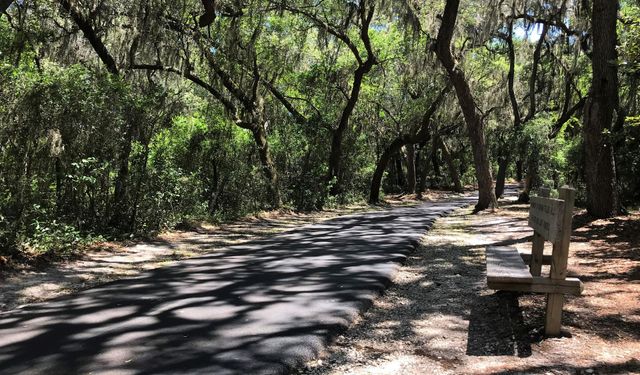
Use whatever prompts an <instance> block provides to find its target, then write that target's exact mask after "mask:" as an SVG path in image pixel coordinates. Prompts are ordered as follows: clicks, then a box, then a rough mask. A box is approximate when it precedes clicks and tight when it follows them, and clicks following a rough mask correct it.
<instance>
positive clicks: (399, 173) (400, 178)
mask: <svg viewBox="0 0 640 375" xmlns="http://www.w3.org/2000/svg"><path fill="white" fill-rule="evenodd" d="M395 170H396V184H397V185H398V188H399V190H400V191H404V189H405V188H406V186H407V180H406V179H405V178H404V169H403V168H402V152H401V151H400V150H398V152H397V153H396V166H395Z"/></svg>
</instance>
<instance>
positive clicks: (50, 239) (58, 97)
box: [0, 0, 640, 255]
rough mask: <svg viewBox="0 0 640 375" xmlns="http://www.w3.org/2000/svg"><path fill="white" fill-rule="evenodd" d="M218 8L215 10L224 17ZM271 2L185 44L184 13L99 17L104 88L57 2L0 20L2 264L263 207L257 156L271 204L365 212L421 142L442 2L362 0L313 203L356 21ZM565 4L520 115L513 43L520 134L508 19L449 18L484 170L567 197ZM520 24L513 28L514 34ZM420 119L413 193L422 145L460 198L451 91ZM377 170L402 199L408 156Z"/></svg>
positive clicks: (188, 16)
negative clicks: (366, 19) (332, 158)
mask: <svg viewBox="0 0 640 375" xmlns="http://www.w3.org/2000/svg"><path fill="white" fill-rule="evenodd" d="M223 3H224V5H225V6H226V7H228V9H227V8H225V12H231V11H232V10H234V7H235V6H236V5H237V4H236V3H234V2H223ZM286 3H287V4H289V6H291V7H294V8H295V7H298V8H299V9H304V10H305V13H307V14H306V15H305V14H302V13H301V12H295V11H287V10H282V9H274V3H268V2H266V1H255V2H249V3H246V4H243V7H242V12H241V13H242V15H241V16H237V17H229V16H226V15H225V16H221V17H217V18H216V20H215V21H214V22H213V23H212V25H211V26H210V27H209V28H208V29H207V30H206V32H205V30H202V29H197V30H199V32H196V29H194V28H193V26H194V24H193V22H194V19H193V14H192V13H193V9H199V7H200V6H201V4H200V3H199V2H197V1H193V0H185V1H173V2H163V1H153V2H149V1H147V0H143V1H140V2H114V1H106V2H104V3H101V6H100V7H96V8H95V14H92V15H91V16H92V17H93V18H92V19H91V22H90V24H91V25H92V26H93V27H94V28H95V30H96V37H97V39H100V41H102V42H103V43H104V48H105V49H106V50H107V51H108V53H109V54H110V55H111V56H112V57H113V59H114V61H116V65H117V66H118V70H119V74H111V73H108V70H107V69H106V67H105V64H104V61H103V60H102V59H101V58H99V57H98V54H97V53H96V49H95V48H94V47H95V46H93V45H91V43H89V42H88V40H87V38H86V36H85V35H84V33H83V32H79V31H78V29H77V25H75V22H74V21H73V19H71V18H70V17H69V15H68V14H67V13H66V12H65V11H64V9H62V8H61V7H60V6H59V4H58V3H57V2H53V1H49V0H44V1H39V2H24V4H23V8H21V10H23V11H21V12H20V14H17V12H14V13H15V14H13V13H12V14H11V15H12V18H11V23H10V22H9V21H8V17H6V16H2V17H0V102H2V103H3V105H2V106H0V166H1V168H0V255H2V254H10V253H13V254H15V253H16V252H20V251H32V252H36V253H46V252H49V251H53V252H58V253H60V252H72V251H74V250H75V249H77V248H79V247H82V246H84V245H85V244H87V243H88V242H90V241H93V240H96V239H99V238H101V237H100V236H102V237H105V238H121V237H123V236H127V237H129V236H132V235H133V236H136V235H146V234H149V233H153V232H155V231H159V230H163V229H168V228H173V227H175V226H176V225H177V224H180V223H182V222H185V221H198V220H209V221H219V220H227V219H230V218H233V217H237V216H242V215H245V214H249V213H252V212H256V211H259V210H264V209H267V208H269V207H270V206H271V204H272V203H273V202H272V199H273V197H272V196H271V194H272V193H271V191H273V188H274V186H271V181H267V178H265V176H266V175H268V173H265V162H264V161H263V160H262V159H261V154H260V152H259V151H261V150H260V149H259V147H263V150H264V149H266V148H267V147H268V149H269V151H270V155H269V156H270V157H271V159H272V161H273V170H274V171H275V172H276V174H277V178H274V181H277V182H276V184H277V186H275V187H276V188H278V189H277V190H280V192H281V195H282V197H281V198H282V201H283V203H284V205H285V206H286V207H291V208H294V209H297V210H313V209H317V208H320V207H333V206H335V205H339V204H343V203H347V202H352V201H357V200H362V199H363V198H364V197H366V196H367V195H368V193H369V191H368V190H369V188H370V185H371V179H372V176H373V174H374V171H375V170H376V164H377V163H378V159H379V157H380V155H381V154H382V152H383V151H384V149H385V148H386V147H387V146H388V145H389V144H390V143H391V142H392V141H393V140H394V139H396V138H397V137H399V136H403V135H407V134H412V133H413V132H415V131H416V130H417V129H418V128H420V126H421V124H423V122H424V118H423V117H424V114H425V111H426V109H427V108H428V107H429V106H430V104H431V103H432V101H433V100H434V99H435V97H436V96H437V95H438V93H439V92H440V91H441V90H442V88H443V87H444V86H445V84H446V83H447V82H446V75H445V74H444V73H443V70H442V67H441V66H440V64H439V63H438V62H437V59H436V58H435V56H434V55H433V53H432V51H431V47H432V44H433V42H434V37H435V35H436V33H437V31H438V28H439V26H440V24H441V23H440V21H438V20H437V14H439V13H441V12H442V6H443V5H444V3H443V2H440V3H437V4H429V6H421V7H413V6H407V5H406V4H404V3H403V2H375V3H376V6H377V8H376V12H375V14H374V18H373V21H372V24H371V25H372V26H371V27H370V28H369V29H368V30H365V31H366V32H368V35H369V36H370V38H371V44H372V46H373V51H374V53H375V55H376V57H377V64H376V65H375V66H374V67H373V68H372V69H371V71H370V72H368V73H367V74H366V75H365V77H364V80H363V82H362V86H361V90H360V97H359V100H358V101H357V103H356V104H355V107H354V109H353V112H352V113H351V115H350V117H349V126H348V128H347V129H345V132H344V134H343V137H342V155H341V166H340V171H339V175H340V178H341V181H342V182H341V186H339V187H340V190H341V191H340V194H338V195H336V196H332V195H330V194H329V192H330V191H331V190H332V187H334V186H335V185H336V184H337V180H336V179H334V180H332V181H327V180H328V178H327V176H328V156H329V153H330V150H331V147H332V145H331V142H332V136H333V135H334V134H335V131H336V127H337V124H338V123H339V121H340V117H341V115H342V113H343V111H344V109H345V106H346V104H347V102H348V98H349V97H350V95H351V90H352V88H353V84H354V72H355V71H356V69H357V68H358V64H359V61H358V60H359V59H360V60H363V59H366V57H367V56H366V49H365V46H364V43H363V41H362V38H361V35H362V30H360V27H359V25H360V23H361V21H362V20H361V19H360V18H359V17H358V12H357V11H356V10H357V8H358V6H359V5H360V4H363V3H364V2H353V1H347V2H344V1H337V0H327V1H323V2H311V1H308V0H296V1H289V2H286ZM576 4H577V3H576ZM576 4H567V8H568V9H567V12H566V14H563V15H562V16H558V15H556V14H555V13H554V15H553V17H557V19H558V20H562V21H563V22H566V23H567V25H568V26H569V27H571V28H574V29H575V34H572V35H565V33H564V31H563V30H562V29H560V28H556V27H553V28H551V30H550V31H549V33H548V34H547V39H546V40H545V43H544V44H543V45H542V48H543V50H542V53H541V59H540V63H539V65H538V75H537V77H536V78H535V82H533V83H535V85H534V86H535V87H534V89H535V90H534V91H535V92H534V95H535V97H536V99H537V103H536V105H537V106H536V108H533V107H532V106H531V104H532V103H531V92H530V84H531V83H532V81H531V80H530V75H531V73H532V71H533V64H532V55H533V50H534V48H535V46H536V39H535V37H527V36H518V35H516V36H515V37H514V39H513V42H514V48H515V62H514V64H515V69H514V70H515V81H514V94H515V97H516V101H517V102H518V105H519V112H520V118H521V119H525V118H526V121H525V123H524V125H523V126H522V128H521V129H515V128H514V113H513V109H512V105H511V102H510V98H509V96H508V91H507V74H508V72H509V66H510V62H509V55H508V54H507V51H508V49H507V43H506V41H505V35H506V34H505V31H506V27H507V26H506V21H505V17H504V16H505V15H508V13H509V12H510V11H511V9H510V7H507V6H506V5H505V6H503V7H502V8H500V9H496V7H494V6H489V5H487V4H486V3H484V2H477V1H475V2H474V1H472V2H463V4H462V6H461V9H460V15H459V18H458V22H457V25H458V26H457V29H456V30H455V33H454V41H453V49H454V52H455V56H456V59H457V60H458V63H459V67H460V68H462V69H463V70H464V72H465V75H466V78H467V80H468V81H469V83H470V86H471V91H472V94H473V96H474V100H475V101H476V104H477V107H478V108H477V110H478V113H480V114H481V116H483V120H484V125H485V127H486V132H487V133H486V134H487V143H488V149H489V151H490V155H491V160H492V163H493V167H494V168H493V169H494V171H497V168H498V164H499V162H500V161H502V160H505V158H509V159H510V163H509V165H510V166H509V171H508V176H509V177H514V175H515V169H516V167H515V166H516V163H518V164H519V165H522V166H523V169H524V173H525V175H526V174H527V173H528V172H532V173H531V174H532V175H535V181H534V182H535V185H540V184H547V185H551V186H556V187H557V186H559V185H561V184H564V183H571V184H573V185H575V186H579V187H580V186H582V173H583V144H582V136H581V120H580V119H581V118H582V116H583V114H582V113H581V111H580V110H578V111H576V112H575V113H573V115H572V116H571V119H570V120H569V121H568V122H567V123H565V124H564V125H563V126H562V128H561V129H559V132H558V134H557V135H556V136H555V137H551V138H550V137H549V135H550V133H555V131H556V130H558V129H554V127H556V124H555V123H556V121H557V120H558V119H559V118H560V115H561V113H562V111H563V110H566V109H567V108H569V107H571V106H572V105H573V104H575V103H576V102H578V100H579V99H580V98H581V97H585V96H586V95H587V94H588V90H589V88H590V83H591V82H590V81H591V73H590V60H589V58H588V57H587V56H586V55H585V53H584V52H583V51H581V46H580V45H579V42H580V41H579V40H578V38H577V37H576V35H583V33H584V32H585V31H586V30H588V26H589V25H588V22H587V21H588V20H587V19H586V18H585V15H584V14H583V13H584V12H582V11H580V12H578V11H577V10H576V8H575V7H577V6H578V5H576ZM503 5H504V4H503ZM520 6H522V9H523V10H524V11H525V12H527V13H528V14H531V15H532V17H534V18H538V17H539V18H545V17H547V18H548V17H550V14H549V12H551V11H554V12H555V11H556V10H554V9H555V8H554V7H549V6H548V4H546V3H544V2H543V3H539V2H533V3H527V4H521V5H518V7H520ZM276 8H277V7H276ZM552 8H554V9H552ZM266 9H269V10H268V11H267V10H266ZM639 9H640V8H638V7H637V5H636V4H635V3H634V2H623V3H622V8H621V13H620V14H621V22H620V23H619V39H620V46H619V54H620V67H621V69H620V72H621V75H620V78H621V90H620V94H621V100H620V102H621V104H623V106H624V107H625V110H626V111H627V112H628V113H627V115H628V117H627V119H626V122H625V124H624V126H623V127H622V128H621V129H615V130H614V131H612V132H611V134H609V135H608V136H609V137H610V138H611V140H612V141H613V142H614V144H615V145H616V147H617V148H618V150H617V158H616V161H617V163H618V175H619V184H620V189H621V193H622V195H623V199H624V201H625V203H629V204H637V202H638V201H640V196H639V195H638V191H640V182H639V180H638V177H637V176H638V175H640V171H639V170H638V169H639V168H640V167H639V165H640V160H639V159H638V158H639V156H638V152H637V150H638V148H639V147H640V144H639V142H640V140H639V135H638V130H639V129H640V126H639V125H638V124H640V120H639V117H638V113H637V112H638V110H637V107H638V106H637V101H638V95H637V79H638V71H639V69H640V68H639V65H638V64H639V63H638V61H640V60H639V58H638V56H640V52H639V51H640V47H639V46H640V44H639V43H638V40H640V32H639V30H640V28H639V27H638V25H639V24H640V23H639V22H638V20H639V19H640V10H639ZM518 10H519V9H518ZM80 13H82V12H80ZM308 14H316V15H317V16H319V19H320V20H321V23H322V22H326V23H327V24H326V25H318V23H317V22H314V21H313V20H312V19H311V18H310V17H308ZM329 27H331V28H333V30H331V32H330V30H328V28H329ZM536 27H537V26H536V24H534V23H530V22H529V21H526V20H519V21H517V24H516V28H517V29H518V30H520V31H523V30H528V31H529V32H534V31H533V30H535V29H536ZM532 35H533V34H532ZM347 38H348V40H349V43H347V42H345V40H346V39H347ZM94 41H95V40H94ZM353 49H357V50H358V51H359V52H360V56H359V57H355V56H354V53H353ZM103 52H104V51H103ZM131 64H148V65H149V66H152V65H156V66H155V67H154V68H153V69H148V70H144V69H131V66H130V65H131ZM567 87H568V88H569V89H568V95H565V94H566V92H565V90H566V88H567ZM273 88H275V90H273ZM274 91H277V92H279V93H280V94H282V96H283V97H284V98H285V99H286V100H288V101H289V104H290V105H291V106H293V107H294V108H295V110H296V111H297V112H298V113H299V114H301V117H303V120H300V117H299V116H295V115H293V114H292V113H291V112H293V111H291V108H287V107H286V106H285V105H283V100H282V98H278V97H277V95H276V94H275V93H274ZM238 93H240V94H238ZM567 100H568V101H567ZM529 111H532V112H533V113H529ZM430 120H431V123H430V127H429V132H430V136H431V138H430V139H428V140H426V141H424V142H421V144H418V145H416V149H417V150H418V152H417V155H418V159H417V163H416V164H417V169H418V172H420V171H423V170H424V168H427V164H428V165H429V167H428V170H427V172H428V173H426V185H427V186H428V187H434V188H447V187H448V185H451V184H452V183H453V181H452V178H451V176H449V171H448V169H447V168H446V164H445V160H443V155H442V153H441V152H440V151H439V150H438V149H436V150H433V148H434V144H433V142H432V141H433V136H434V135H435V134H436V133H438V134H440V133H441V134H440V135H441V136H442V137H443V138H444V139H446V140H447V144H448V145H449V148H450V152H451V154H452V156H453V159H455V160H454V165H455V167H456V168H457V169H458V172H459V174H460V178H461V180H462V183H463V184H474V183H475V169H474V159H473V155H472V152H471V144H470V142H469V140H468V134H467V132H466V128H465V127H464V126H463V123H464V118H463V116H462V115H461V113H460V106H459V104H458V102H457V100H456V97H455V95H453V93H450V94H449V96H448V97H447V98H446V99H445V100H444V101H443V103H442V105H441V106H440V107H439V109H438V111H436V113H435V114H434V115H433V116H432V117H431V119H430ZM258 128H259V129H263V130H264V133H265V134H266V140H267V145H263V146H258V145H257V143H256V139H255V138H254V134H258V133H253V132H252V130H251V129H254V130H255V129H258ZM392 160H393V162H392V163H389V164H390V165H387V166H386V169H385V173H384V178H383V181H382V185H383V188H384V191H383V192H381V195H384V194H385V193H386V194H389V193H407V191H406V190H407V186H406V185H407V184H403V183H401V181H402V180H403V179H405V180H406V174H407V170H408V168H407V166H408V155H407V154H406V152H405V150H402V151H400V152H399V153H397V154H396V155H393V156H392ZM427 160H428V163H427ZM395 161H400V163H399V164H398V163H395ZM418 174H419V173H418Z"/></svg>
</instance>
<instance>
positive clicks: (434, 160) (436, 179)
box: [430, 135, 442, 187]
mask: <svg viewBox="0 0 640 375" xmlns="http://www.w3.org/2000/svg"><path fill="white" fill-rule="evenodd" d="M438 148H440V146H439V145H438V137H437V135H436V136H434V137H433V140H432V141H431V155H430V157H431V166H432V168H433V180H431V186H432V187H440V180H441V179H442V175H441V173H440V163H439V160H438Z"/></svg>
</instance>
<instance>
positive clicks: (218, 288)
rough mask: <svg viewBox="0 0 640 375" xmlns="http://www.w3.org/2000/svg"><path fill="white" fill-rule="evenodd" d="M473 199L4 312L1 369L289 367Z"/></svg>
mask: <svg viewBox="0 0 640 375" xmlns="http://www.w3.org/2000/svg"><path fill="white" fill-rule="evenodd" d="M474 201H475V198H470V197H469V198H460V199H458V200H453V201H448V202H440V203H424V204H422V205H420V206H416V207H402V208H394V209H389V210H384V211H379V212H371V213H363V214H355V215H348V216H343V217H340V218H336V219H332V220H328V221H324V222H322V223H319V224H313V225H308V226H305V227H301V228H299V229H297V230H294V231H290V232H286V233H282V234H279V235H276V236H274V237H272V238H269V239H263V240H258V241H253V242H249V243H246V244H242V245H238V246H232V247H229V248H226V249H223V250H220V251H215V252H213V253H212V254H211V255H207V256H203V257H198V258H193V259H189V260H185V261H180V262H178V263H176V264H175V265H172V266H169V267H165V268H160V269H156V270H153V271H149V272H146V273H144V274H142V275H141V276H139V277H135V278H132V279H126V280H120V281H115V282H111V283H108V284H105V285H103V286H100V287H96V288H92V289H88V290H85V291H82V292H79V293H77V294H75V295H72V296H67V297H63V298H59V299H56V300H53V301H49V302H45V303H40V304H34V305H31V306H28V307H26V308H24V309H19V310H14V311H9V312H6V313H3V314H0V373H2V374H46V375H54V374H89V373H92V374H281V373H286V372H288V370H289V369H291V368H293V367H297V366H300V365H301V364H303V363H304V362H306V361H308V360H311V359H313V358H314V357H315V356H317V354H318V353H319V352H320V351H321V350H322V349H323V348H324V347H325V346H326V344H327V343H328V342H329V341H330V340H331V338H332V337H334V336H335V335H336V334H337V333H338V332H339V331H341V330H343V329H344V328H346V327H348V326H349V324H350V323H351V322H352V321H353V319H354V318H355V317H356V316H357V314H358V313H359V312H361V311H362V310H363V309H365V308H366V307H368V306H369V305H370V304H371V301H372V300H373V298H374V297H375V296H376V295H377V294H378V293H380V292H381V291H382V290H383V289H384V288H385V287H386V286H387V285H388V284H389V282H390V280H391V279H392V277H393V275H394V274H395V272H396V271H397V269H398V267H399V265H400V263H401V262H402V261H403V260H404V259H405V258H406V257H407V255H408V254H409V252H410V251H411V250H412V249H413V247H414V246H415V244H416V242H417V241H418V240H419V239H420V237H421V236H422V235H423V234H424V233H425V231H426V230H427V229H428V228H430V227H431V225H432V223H433V222H434V221H435V219H436V218H438V217H440V216H443V215H445V214H447V213H449V212H451V211H452V210H454V209H456V208H458V207H462V206H464V205H467V204H471V203H473V202H474ZM194 245H196V246H207V244H206V243H203V242H198V243H194Z"/></svg>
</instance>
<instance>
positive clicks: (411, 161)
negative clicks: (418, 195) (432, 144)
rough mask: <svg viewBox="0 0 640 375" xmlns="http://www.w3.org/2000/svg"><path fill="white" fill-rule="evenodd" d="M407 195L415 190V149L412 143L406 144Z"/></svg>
mask: <svg viewBox="0 0 640 375" xmlns="http://www.w3.org/2000/svg"><path fill="white" fill-rule="evenodd" d="M405 147H406V148H407V189H406V193H407V194H413V192H414V191H415V190H416V148H415V145H414V144H413V143H410V144H407V145H406V146H405Z"/></svg>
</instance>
